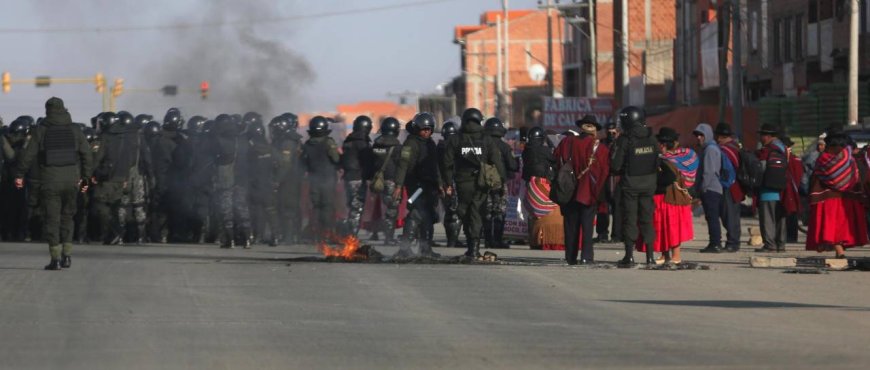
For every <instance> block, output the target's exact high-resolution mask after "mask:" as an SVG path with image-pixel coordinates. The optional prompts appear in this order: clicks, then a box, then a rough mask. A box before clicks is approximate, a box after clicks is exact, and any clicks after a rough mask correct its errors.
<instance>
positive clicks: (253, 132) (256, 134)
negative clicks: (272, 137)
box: [248, 122, 266, 140]
mask: <svg viewBox="0 0 870 370" xmlns="http://www.w3.org/2000/svg"><path fill="white" fill-rule="evenodd" d="M248 138H250V139H252V140H265V139H266V128H265V127H263V123H262V122H254V123H252V124H251V125H250V126H248Z"/></svg>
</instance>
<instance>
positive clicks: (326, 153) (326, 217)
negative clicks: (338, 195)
mask: <svg viewBox="0 0 870 370" xmlns="http://www.w3.org/2000/svg"><path fill="white" fill-rule="evenodd" d="M311 121H312V122H310V123H309V128H308V131H309V135H311V134H312V133H313V134H314V135H317V136H312V137H311V138H310V139H308V141H306V142H305V145H303V147H302V163H303V164H304V165H305V170H306V172H307V173H308V184H309V186H308V189H309V190H308V196H309V198H310V199H311V205H312V216H311V221H314V222H309V225H316V226H314V227H312V228H311V230H312V231H313V232H314V237H315V238H322V237H325V236H326V235H325V234H324V233H329V232H332V231H333V230H334V228H335V187H334V186H335V183H336V181H337V179H338V175H337V173H336V170H337V165H338V164H339V162H340V159H341V158H340V155H339V153H338V145H337V144H336V143H335V140H333V139H332V138H331V137H329V136H326V135H329V132H331V131H330V130H329V123H328V121H327V120H326V118H324V117H320V116H317V117H314V118H312V119H311Z"/></svg>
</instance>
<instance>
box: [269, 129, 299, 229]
mask: <svg viewBox="0 0 870 370" xmlns="http://www.w3.org/2000/svg"><path fill="white" fill-rule="evenodd" d="M298 127H299V118H298V117H297V116H296V115H295V114H293V113H289V112H288V113H284V114H282V115H280V116H278V117H275V118H274V119H272V121H271V122H270V123H269V132H270V134H271V136H272V146H273V147H274V148H275V152H276V155H277V157H278V158H277V163H276V166H277V168H276V172H277V173H276V175H275V181H276V182H277V183H278V201H277V204H278V210H277V212H278V220H279V226H278V230H276V231H275V232H276V233H278V235H279V236H281V237H282V239H283V241H284V242H288V243H291V244H295V243H298V242H299V239H300V238H299V237H300V236H301V235H300V225H301V224H302V217H301V213H302V210H301V207H300V198H301V197H302V177H303V175H304V174H305V171H304V169H303V168H302V163H300V155H301V154H302V135H300V134H299V133H298V132H296V129H297V128H298Z"/></svg>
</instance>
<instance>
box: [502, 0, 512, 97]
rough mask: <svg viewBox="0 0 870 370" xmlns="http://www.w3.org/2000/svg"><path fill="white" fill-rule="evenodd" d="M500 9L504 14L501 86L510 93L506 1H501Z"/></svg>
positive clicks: (509, 54) (508, 30) (508, 32)
mask: <svg viewBox="0 0 870 370" xmlns="http://www.w3.org/2000/svg"><path fill="white" fill-rule="evenodd" d="M501 9H502V12H503V13H504V16H503V17H502V19H504V28H503V29H502V31H504V57H503V58H504V78H503V79H502V84H503V85H504V89H505V91H506V92H508V93H510V91H511V33H510V23H511V22H510V16H509V14H508V0H502V2H501Z"/></svg>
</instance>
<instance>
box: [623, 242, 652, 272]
mask: <svg viewBox="0 0 870 370" xmlns="http://www.w3.org/2000/svg"><path fill="white" fill-rule="evenodd" d="M646 264H647V266H655V264H656V256H655V251H653V248H652V246H651V245H647V246H646ZM617 265H618V266H619V267H632V266H634V265H635V263H634V245H633V244H632V245H629V244H628V243H626V244H625V257H623V258H622V260H620V261H619V262H618V263H617Z"/></svg>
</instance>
